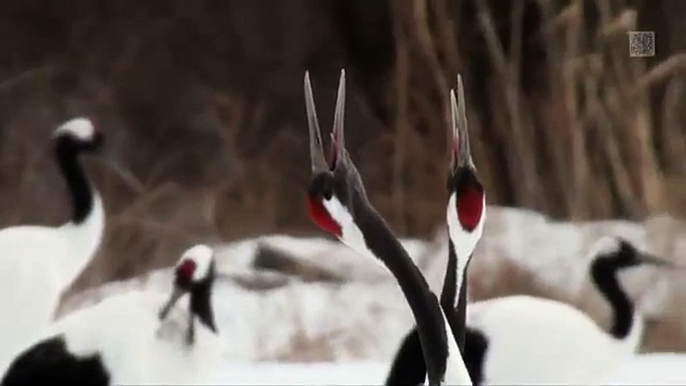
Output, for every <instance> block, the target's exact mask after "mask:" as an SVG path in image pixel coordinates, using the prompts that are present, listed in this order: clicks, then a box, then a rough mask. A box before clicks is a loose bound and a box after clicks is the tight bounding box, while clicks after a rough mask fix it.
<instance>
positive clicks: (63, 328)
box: [44, 291, 222, 385]
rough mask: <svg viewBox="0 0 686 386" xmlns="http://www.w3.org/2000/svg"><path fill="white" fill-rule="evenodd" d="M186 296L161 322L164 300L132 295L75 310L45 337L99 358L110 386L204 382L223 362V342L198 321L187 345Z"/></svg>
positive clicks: (145, 294)
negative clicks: (61, 337)
mask: <svg viewBox="0 0 686 386" xmlns="http://www.w3.org/2000/svg"><path fill="white" fill-rule="evenodd" d="M188 299H189V296H188V295H185V296H184V299H181V300H180V301H179V302H178V303H177V304H176V306H175V308H174V309H173V310H172V311H171V312H170V313H169V315H168V317H167V318H166V319H165V320H164V321H163V322H160V321H159V319H158V311H159V310H160V308H161V307H162V306H163V305H164V303H165V301H166V300H167V297H166V296H165V295H163V294H160V293H155V292H141V291H131V292H127V293H124V294H118V295H114V296H111V297H108V298H106V299H105V300H103V301H101V302H100V303H97V304H95V305H93V306H91V307H88V308H85V309H82V310H78V311H75V312H73V313H71V314H68V315H66V316H64V317H63V318H62V319H60V320H58V321H57V322H56V323H55V324H53V325H51V326H50V328H49V329H48V331H47V332H46V334H45V335H44V339H49V338H51V337H54V336H56V335H59V334H63V335H64V337H65V341H66V343H67V349H68V351H69V352H70V353H72V354H75V355H76V356H77V357H87V356H91V355H94V354H96V353H97V354H99V355H100V357H101V360H102V362H103V365H104V366H105V368H106V369H107V370H108V372H109V373H110V374H109V375H110V382H111V384H128V385H131V384H148V385H153V384H156V385H161V384H167V385H171V384H185V385H189V384H202V383H206V382H209V380H211V379H212V377H213V376H214V375H215V371H216V369H217V366H218V365H219V364H220V363H221V355H222V342H221V339H220V338H219V335H218V334H215V333H213V332H212V331H210V330H209V329H208V328H207V327H205V326H204V325H203V324H201V323H200V322H199V321H198V320H196V321H195V343H194V344H193V345H190V346H189V345H187V343H186V341H185V339H186V331H187V327H188V323H189V314H188Z"/></svg>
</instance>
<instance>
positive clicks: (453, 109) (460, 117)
mask: <svg viewBox="0 0 686 386" xmlns="http://www.w3.org/2000/svg"><path fill="white" fill-rule="evenodd" d="M457 96H458V97H459V99H458V98H457V97H456V96H455V90H454V89H451V90H450V117H451V123H452V127H451V133H452V135H451V136H452V138H451V139H452V141H451V143H452V146H451V152H450V153H451V162H450V165H451V169H452V170H455V169H457V168H458V167H460V166H467V165H473V161H472V153H471V149H470V147H469V131H468V127H467V111H466V107H465V104H466V100H465V96H464V85H463V84H462V76H460V75H457ZM458 102H459V103H458Z"/></svg>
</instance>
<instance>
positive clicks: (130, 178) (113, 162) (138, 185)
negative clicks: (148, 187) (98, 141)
mask: <svg viewBox="0 0 686 386" xmlns="http://www.w3.org/2000/svg"><path fill="white" fill-rule="evenodd" d="M96 158H97V159H99V160H100V161H102V162H104V163H106V164H107V165H108V166H110V167H111V168H112V169H114V170H115V171H116V172H117V173H118V174H119V176H121V178H122V180H124V182H125V183H126V184H127V185H129V186H130V187H131V189H133V190H134V191H135V192H136V193H143V192H144V191H145V187H144V185H143V183H142V182H141V181H140V180H139V179H138V178H136V176H134V174H133V173H132V172H131V171H130V170H129V169H127V168H126V167H125V166H124V165H123V164H122V163H121V162H120V161H119V158H118V157H117V156H116V155H115V154H114V153H112V152H111V151H110V150H108V149H107V148H104V149H102V150H101V151H100V152H99V153H98V155H97V157H96Z"/></svg>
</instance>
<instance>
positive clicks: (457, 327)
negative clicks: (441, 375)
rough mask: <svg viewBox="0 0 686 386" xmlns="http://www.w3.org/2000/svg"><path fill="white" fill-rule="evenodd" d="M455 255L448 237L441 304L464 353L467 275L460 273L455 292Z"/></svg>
mask: <svg viewBox="0 0 686 386" xmlns="http://www.w3.org/2000/svg"><path fill="white" fill-rule="evenodd" d="M457 259H458V257H457V255H456V254H455V245H454V244H453V241H452V240H451V239H450V238H448V265H447V268H446V272H445V278H444V279H443V290H442V291H441V306H442V307H443V309H444V310H445V312H446V314H447V315H448V322H449V323H450V328H451V330H452V332H453V335H454V336H455V340H456V341H457V346H458V347H459V348H460V351H461V352H463V353H464V341H465V334H466V332H465V328H466V324H467V320H466V319H467V275H466V272H465V273H464V274H463V275H462V283H460V290H459V291H460V292H459V293H457ZM456 294H457V296H458V299H457V307H456V308H455V309H453V307H455V295H456Z"/></svg>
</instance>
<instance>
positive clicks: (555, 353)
mask: <svg viewBox="0 0 686 386" xmlns="http://www.w3.org/2000/svg"><path fill="white" fill-rule="evenodd" d="M467 315H468V316H467V318H468V319H467V325H468V326H469V328H473V329H477V330H479V331H481V332H482V333H483V334H484V335H486V337H487V339H488V350H487V352H486V356H485V358H484V364H483V374H484V382H483V384H487V385H513V384H526V385H533V384H541V385H543V384H545V385H550V384H551V383H554V384H591V385H594V384H598V382H599V381H600V380H601V379H602V377H603V376H605V375H606V374H607V371H608V370H609V369H612V368H613V366H616V365H617V364H618V363H620V362H621V361H622V360H624V359H625V358H626V357H628V356H630V355H631V354H633V353H634V352H635V351H636V349H637V347H638V345H639V343H640V339H641V334H642V332H643V322H642V319H641V318H635V319H634V322H635V325H634V327H633V328H632V331H631V334H630V336H629V337H627V338H626V339H624V340H616V339H614V338H613V337H612V336H611V335H610V334H608V332H607V331H605V330H603V329H602V328H600V326H598V324H597V323H596V322H595V321H594V320H593V319H591V318H590V317H589V316H588V315H587V314H585V313H583V312H581V311H580V310H578V309H576V308H574V307H572V306H570V305H568V304H565V303H562V302H558V301H554V300H548V299H543V298H537V297H532V296H524V295H522V296H508V297H503V298H496V299H491V300H486V301H482V302H477V303H472V304H469V306H468V308H467Z"/></svg>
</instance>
